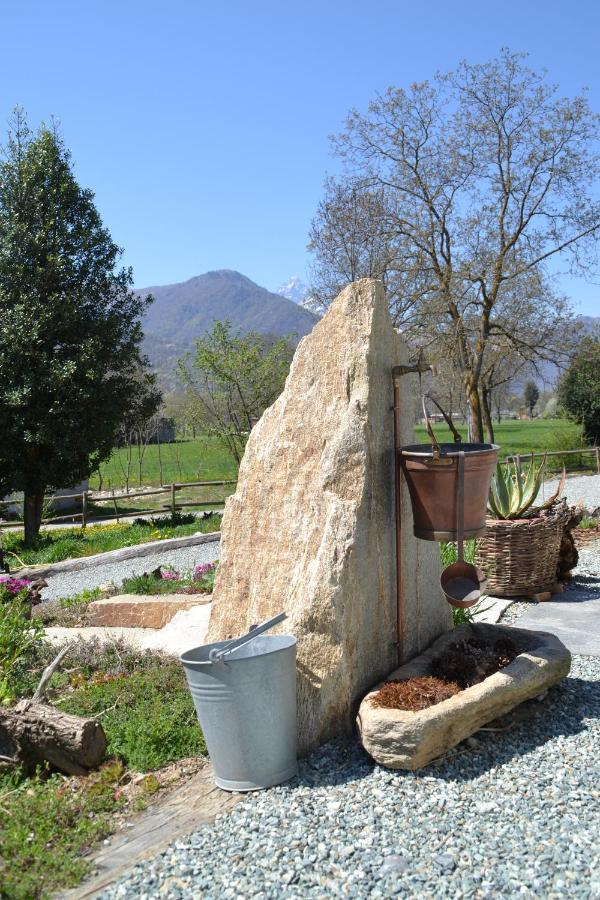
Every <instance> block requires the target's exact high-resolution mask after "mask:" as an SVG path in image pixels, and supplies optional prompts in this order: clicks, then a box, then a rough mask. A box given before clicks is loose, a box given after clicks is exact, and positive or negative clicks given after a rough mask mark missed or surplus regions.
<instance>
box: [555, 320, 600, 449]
mask: <svg viewBox="0 0 600 900" xmlns="http://www.w3.org/2000/svg"><path fill="white" fill-rule="evenodd" d="M558 399H559V403H560V404H561V405H562V407H563V408H564V410H565V412H566V413H567V415H568V416H569V417H570V418H572V419H574V420H575V421H576V422H579V423H580V424H581V426H582V428H583V433H584V436H585V438H586V439H587V440H588V441H589V442H590V443H591V444H600V339H598V338H585V339H584V340H583V341H582V342H581V344H580V346H579V348H578V350H577V353H576V354H575V356H574V357H573V359H572V361H571V365H570V366H569V368H568V369H567V371H566V372H565V374H564V375H563V377H562V378H561V380H560V383H559V387H558Z"/></svg>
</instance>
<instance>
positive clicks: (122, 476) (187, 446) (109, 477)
mask: <svg viewBox="0 0 600 900" xmlns="http://www.w3.org/2000/svg"><path fill="white" fill-rule="evenodd" d="M161 463H162V483H163V484H172V483H173V482H185V481H226V480H228V479H230V478H236V477H237V466H236V464H235V461H234V460H233V458H232V457H231V456H229V455H228V454H227V453H226V452H225V450H224V448H223V446H222V445H221V444H220V443H219V442H218V441H217V440H216V439H214V438H212V437H203V438H198V439H196V440H187V441H177V442H175V443H173V444H161V446H160V456H159V447H158V446H157V445H156V444H149V445H148V446H147V447H146V448H145V451H144V457H143V460H142V478H141V482H142V484H144V485H149V484H153V485H158V484H160V483H161V477H160V476H161ZM126 472H127V450H126V449H125V448H124V447H119V448H116V449H115V450H114V451H113V454H112V456H111V457H110V459H109V460H107V462H105V463H103V464H102V465H101V467H100V473H101V475H102V489H103V490H112V489H113V488H115V489H121V488H123V487H125V483H126ZM139 483H140V478H139V467H138V459H137V451H136V448H135V447H134V448H133V454H132V461H131V470H130V479H129V489H130V490H135V487H136V486H137V485H139ZM99 488H100V478H99V476H98V475H94V476H93V477H92V478H90V489H91V490H99ZM178 496H180V495H178Z"/></svg>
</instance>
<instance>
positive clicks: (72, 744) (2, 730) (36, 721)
mask: <svg viewBox="0 0 600 900" xmlns="http://www.w3.org/2000/svg"><path fill="white" fill-rule="evenodd" d="M69 649H70V645H69V644H67V646H66V647H63V649H62V650H61V651H60V652H59V653H58V655H57V656H56V657H55V658H54V659H53V660H52V662H51V663H50V664H49V665H48V666H46V668H45V669H44V671H43V673H42V677H41V678H40V682H39V684H38V686H37V688H36V691H35V693H34V695H33V697H32V698H31V700H21V702H20V703H17V705H16V706H14V707H12V708H10V709H5V710H2V709H0V768H9V767H13V766H21V768H22V769H23V770H24V771H25V772H27V773H28V774H30V773H33V772H35V770H36V768H37V766H40V765H43V764H46V763H50V765H51V766H53V767H54V768H55V769H58V770H59V771H61V772H64V773H65V774H66V775H85V774H86V772H87V771H88V769H93V768H94V767H95V766H97V765H99V764H100V763H101V762H102V760H103V759H104V754H105V752H106V735H105V734H104V729H103V728H102V725H101V724H100V722H98V720H97V719H83V718H82V717H81V716H73V715H70V714H69V713H65V712H61V710H59V709H55V708H54V707H53V706H48V705H46V704H45V703H44V702H43V699H44V696H45V693H46V689H47V687H48V685H49V683H50V679H51V678H52V676H53V674H54V672H55V671H56V669H57V668H58V667H59V665H60V664H61V662H62V660H63V659H64V657H65V656H66V654H67V653H68V652H69Z"/></svg>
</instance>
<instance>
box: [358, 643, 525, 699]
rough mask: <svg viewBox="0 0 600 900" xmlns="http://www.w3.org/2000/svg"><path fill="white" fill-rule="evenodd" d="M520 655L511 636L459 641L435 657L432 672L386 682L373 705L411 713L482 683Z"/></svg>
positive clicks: (431, 667) (375, 697)
mask: <svg viewBox="0 0 600 900" xmlns="http://www.w3.org/2000/svg"><path fill="white" fill-rule="evenodd" d="M518 655H519V650H518V648H517V647H516V645H515V644H514V643H513V642H512V641H511V640H510V639H508V638H501V639H499V640H497V641H495V642H494V643H493V644H490V643H486V642H485V641H482V640H480V639H479V638H468V639H465V640H462V641H456V642H455V643H453V644H450V646H449V647H448V648H447V649H446V650H445V651H444V652H443V653H441V654H440V655H439V656H437V657H436V658H435V659H434V660H432V662H431V666H430V674H429V675H422V676H419V677H418V678H408V679H406V680H404V681H388V682H386V683H385V684H384V685H383V686H382V687H381V688H380V690H379V691H378V693H377V694H376V695H375V696H374V697H373V700H372V705H373V706H377V707H383V708H385V709H403V710H407V711H410V712H417V711H418V710H420V709H427V708H428V707H429V706H434V705H435V704H436V703H441V702H442V701H443V700H447V699H448V698H449V697H453V696H454V695H455V694H458V693H460V691H462V690H464V689H465V688H468V687H471V686H472V685H474V684H479V683H480V682H481V681H484V680H485V679H486V678H488V677H489V676H490V675H493V674H494V673H495V672H498V671H499V670H500V669H503V668H504V667H505V666H507V665H508V664H509V663H511V662H512V661H513V659H515V657H517V656H518Z"/></svg>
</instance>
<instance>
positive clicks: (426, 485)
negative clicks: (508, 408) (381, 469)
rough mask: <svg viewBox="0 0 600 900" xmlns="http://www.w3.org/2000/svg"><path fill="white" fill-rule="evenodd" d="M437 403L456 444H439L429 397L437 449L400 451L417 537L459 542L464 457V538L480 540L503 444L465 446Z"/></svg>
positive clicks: (411, 447)
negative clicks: (461, 460) (461, 455)
mask: <svg viewBox="0 0 600 900" xmlns="http://www.w3.org/2000/svg"><path fill="white" fill-rule="evenodd" d="M431 399H433V398H431ZM433 402H434V403H435V405H436V406H437V407H438V409H439V410H440V412H441V413H442V415H443V416H444V418H445V420H446V422H447V423H448V426H449V427H450V429H451V431H452V433H453V434H454V443H453V444H438V442H437V440H436V437H435V435H434V433H433V429H432V427H431V422H430V421H429V416H428V415H427V408H426V406H425V398H423V412H424V414H425V426H426V428H427V433H428V435H429V438H430V440H431V446H429V444H409V445H407V446H405V447H401V448H400V450H399V451H398V452H399V455H400V465H401V466H402V471H403V472H404V476H405V478H406V482H407V484H408V490H409V492H410V499H411V504H412V511H413V519H414V533H415V537H418V538H421V539H423V540H425V541H455V540H457V538H458V533H457V515H458V506H457V496H458V491H457V486H458V477H459V466H458V460H459V453H461V452H462V453H464V457H463V460H464V516H463V535H462V536H463V537H464V538H470V537H477V536H478V535H480V534H483V533H484V531H485V514H486V508H487V499H488V494H489V491H490V482H491V480H492V475H493V473H494V470H495V468H496V463H497V461H498V451H499V450H500V447H499V446H498V445H497V444H469V443H465V444H463V442H462V438H461V436H460V434H459V433H458V431H457V430H456V428H455V427H454V424H453V422H452V419H451V418H450V416H448V415H446V413H445V412H444V410H443V409H442V408H441V406H440V405H439V403H437V401H436V400H433Z"/></svg>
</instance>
